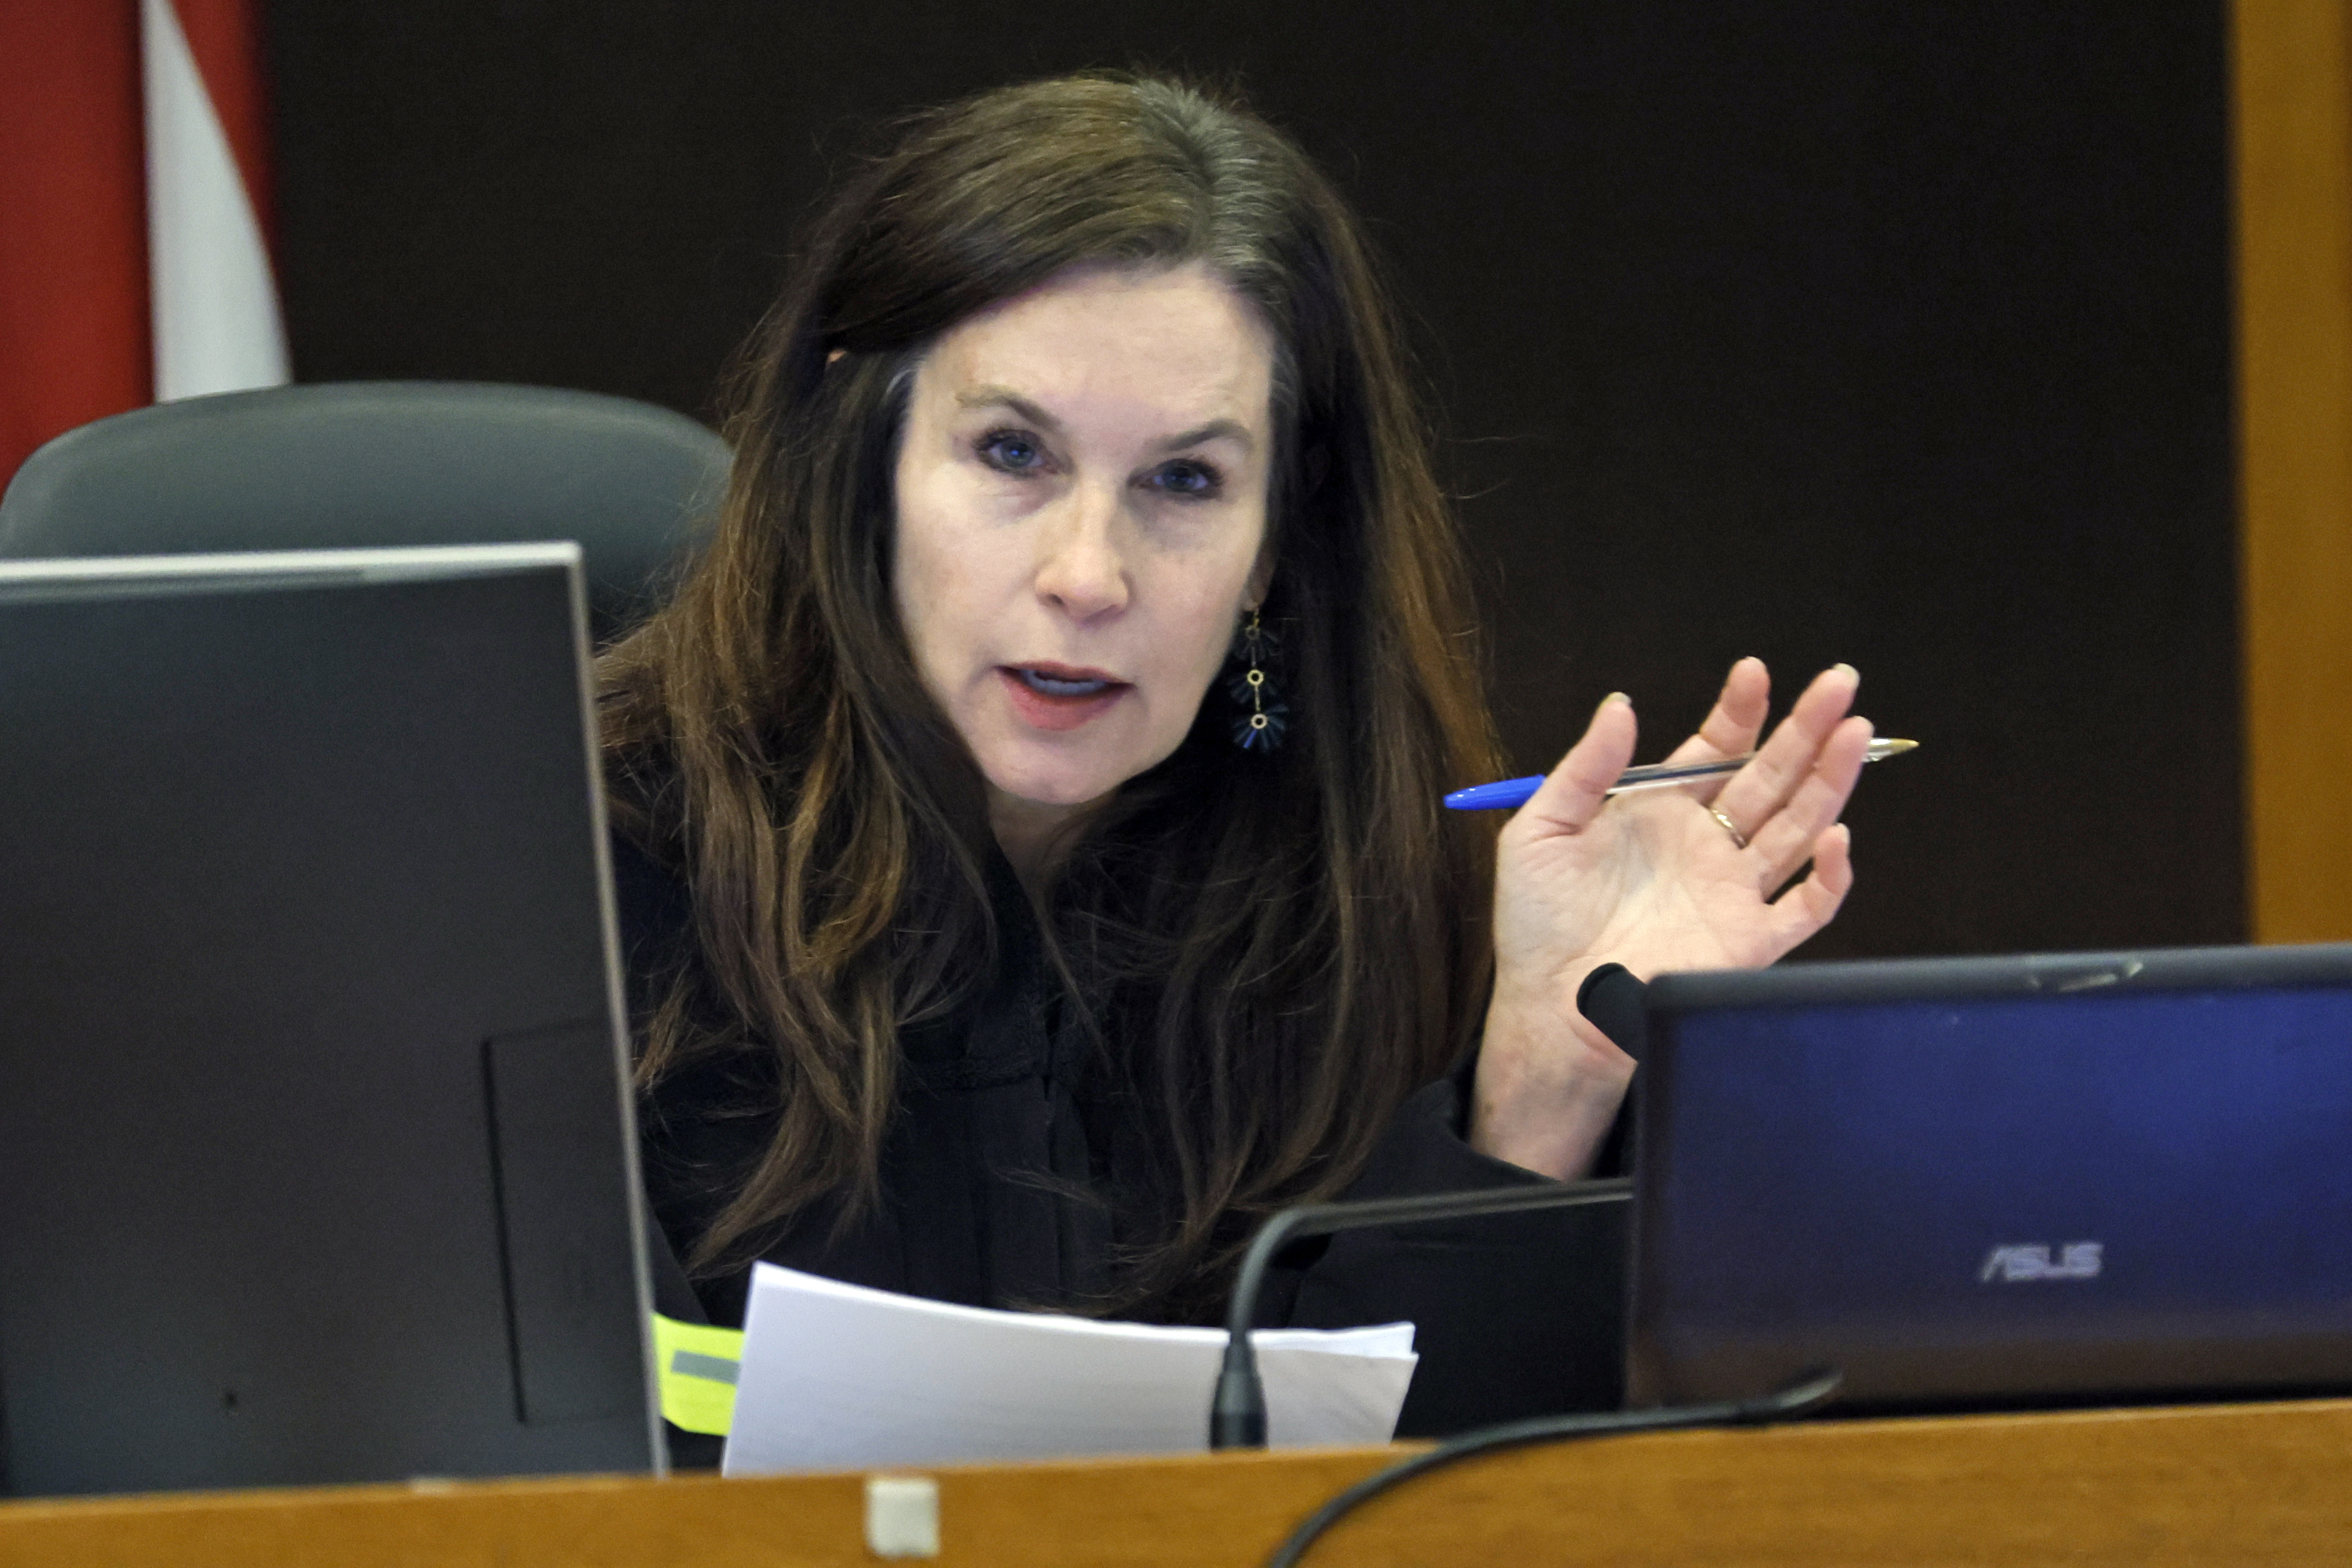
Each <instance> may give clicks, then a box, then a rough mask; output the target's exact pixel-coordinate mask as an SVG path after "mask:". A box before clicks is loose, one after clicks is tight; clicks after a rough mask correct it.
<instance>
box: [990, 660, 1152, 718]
mask: <svg viewBox="0 0 2352 1568" xmlns="http://www.w3.org/2000/svg"><path fill="white" fill-rule="evenodd" d="M996 678H997V679H998V680H999V681H1001V682H1003V686H1004V692H1005V696H1006V698H1007V700H1010V701H1011V703H1012V704H1013V711H1014V712H1015V713H1017V714H1019V715H1020V716H1021V718H1022V721H1023V722H1024V723H1026V724H1028V725H1029V726H1030V727H1031V728H1033V729H1037V730H1075V729H1076V728H1077V727H1078V726H1079V725H1081V724H1084V723H1087V722H1088V721H1091V720H1093V719H1095V718H1097V717H1098V716H1099V715H1100V714H1102V713H1103V712H1104V711H1105V710H1108V708H1109V707H1110V706H1111V705H1112V704H1113V703H1115V702H1117V701H1118V700H1119V699H1120V698H1121V697H1122V696H1124V695H1126V694H1127V693H1128V692H1129V691H1131V690H1133V689H1134V688H1132V687H1131V686H1129V684H1128V683H1127V682H1126V681H1124V680H1113V679H1110V678H1109V677H1108V676H1107V675H1105V674H1103V673H1102V672H1101V671H1100V670H1097V669H1071V668H1067V667H1066V666H1063V665H1057V664H1044V665H1037V664H1031V665H1009V664H1008V665H999V666H998V667H997V669H996Z"/></svg>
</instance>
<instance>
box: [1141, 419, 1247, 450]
mask: <svg viewBox="0 0 2352 1568" xmlns="http://www.w3.org/2000/svg"><path fill="white" fill-rule="evenodd" d="M1203 441H1236V442H1239V443H1240V444H1241V448H1242V450H1243V451H1244V452H1255V451H1256V450H1257V442H1256V440H1255V438H1254V437H1252V436H1251V435H1250V433H1249V426H1246V425H1244V424H1243V423H1242V422H1241V421H1240V420H1238V419H1212V420H1210V421H1209V422H1208V423H1207V424H1206V425H1197V426H1193V427H1192V429H1190V430H1186V431H1182V432H1181V433H1179V434H1177V435H1174V436H1171V437H1168V439H1166V440H1165V441H1162V442H1161V443H1160V450H1161V451H1163V452H1175V451H1181V449H1183V448H1184V447H1197V446H1199V445H1200V444H1201V443H1202V442H1203Z"/></svg>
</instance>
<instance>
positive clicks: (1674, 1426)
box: [1265, 1372, 1839, 1568]
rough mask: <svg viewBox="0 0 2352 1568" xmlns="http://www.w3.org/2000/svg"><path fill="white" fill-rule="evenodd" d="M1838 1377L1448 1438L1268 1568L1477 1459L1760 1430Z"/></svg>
mask: <svg viewBox="0 0 2352 1568" xmlns="http://www.w3.org/2000/svg"><path fill="white" fill-rule="evenodd" d="M1838 1381H1839V1379H1838V1374H1837V1373H1834V1372H1829V1373H1822V1374H1820V1375H1819V1376H1817V1377H1812V1378H1809V1379H1807V1380H1806V1381H1805V1382H1803V1383H1801V1384H1796V1385H1795V1386H1794V1387H1791V1388H1785V1389H1782V1390H1781V1391H1780V1393H1778V1394H1766V1395H1764V1396H1763V1397H1762V1398H1760V1399H1742V1400H1738V1401H1733V1402H1727V1403H1725V1404H1720V1405H1670V1406H1668V1407H1666V1408H1664V1409H1662V1410H1611V1411H1602V1412H1599V1413H1596V1414H1588V1415H1541V1416H1538V1417H1536V1418H1535V1419H1534V1420H1531V1421H1511V1422H1507V1423H1505V1424H1504V1425H1502V1426H1481V1427H1479V1428H1478V1429H1477V1430H1476V1431H1475V1432H1465V1433H1463V1434H1462V1435H1461V1436H1458V1437H1449V1438H1447V1439H1446V1440H1445V1441H1444V1442H1443V1443H1440V1444H1439V1445H1438V1446H1437V1447H1434V1448H1432V1449H1430V1450H1429V1451H1428V1452H1426V1453H1423V1454H1415V1455H1414V1456H1413V1457H1412V1458H1410V1459H1405V1460H1403V1461H1402V1462H1400V1463H1397V1464H1393V1465H1391V1466H1390V1467H1389V1468H1387V1469H1385V1470H1377V1471H1374V1472H1373V1473H1372V1474H1370V1475H1369V1476H1366V1477H1365V1478H1364V1479H1362V1480H1360V1481H1358V1482H1357V1483H1356V1484H1355V1485H1354V1486H1351V1487H1349V1489H1347V1490H1346V1491H1343V1492H1341V1493H1339V1495H1338V1496H1337V1497H1335V1498H1333V1499H1332V1500H1330V1501H1329V1502H1327V1503H1325V1504H1324V1505H1323V1506H1322V1507H1321V1508H1318V1509H1317V1510H1315V1511H1314V1512H1313V1513H1312V1514H1309V1515H1308V1516H1307V1521H1306V1522H1305V1523H1303V1524H1301V1525H1300V1526H1299V1527H1298V1528H1297V1530H1294V1531H1291V1532H1290V1538H1289V1539H1288V1540H1287V1541H1285V1542H1283V1543H1282V1544H1281V1545H1280V1546H1279V1547H1277V1548H1276V1550H1275V1553H1274V1555H1273V1556H1271V1557H1269V1558H1267V1559H1266V1560H1265V1568H1297V1563H1298V1562H1299V1560H1300V1559H1301V1558H1303V1557H1305V1556H1306V1555H1307V1548H1308V1547H1310V1546H1312V1545H1314V1544H1315V1542H1316V1541H1317V1540H1318V1539H1319V1538H1320V1537H1321V1536H1322V1534H1323V1532H1324V1531H1327V1530H1328V1529H1330V1528H1331V1526H1332V1525H1334V1524H1336V1523H1338V1522H1339V1521H1340V1520H1341V1519H1342V1518H1344V1517H1345V1516H1346V1515H1348V1514H1349V1513H1350V1512H1352V1511H1354V1510H1355V1509H1356V1508H1357V1507H1358V1506H1359V1505H1360V1504H1361V1503H1364V1502H1367V1501H1369V1500H1371V1499H1373V1498H1376V1497H1378V1496H1380V1495H1381V1493H1382V1492H1385V1491H1390V1490H1392V1489H1395V1488H1396V1487H1398V1486H1400V1485H1402V1483H1404V1482H1406V1481H1409V1480H1411V1479H1412V1478H1413V1477H1415V1476H1419V1475H1425V1474H1427V1473H1428V1472H1429V1471H1431V1470H1433V1469H1436V1468H1439V1467H1440V1466H1442V1465H1450V1464H1452V1463H1454V1461H1455V1460H1457V1459H1466V1458H1470V1457H1471V1456H1473V1455H1475V1454H1491V1453H1493V1452H1495V1451H1496V1450H1497V1449H1500V1448H1517V1447H1525V1446H1526V1445H1528V1444H1530V1443H1551V1442H1562V1441H1566V1440H1567V1439H1570V1438H1573V1437H1607V1436H1621V1435H1623V1434H1626V1433H1633V1432H1669V1431H1676V1430H1680V1429H1681V1428H1684V1427H1686V1426H1765V1425H1767V1424H1769V1423H1770V1422H1774V1421H1779V1420H1781V1419H1783V1418H1784V1417H1787V1416H1790V1415H1797V1414H1799V1413H1800V1412H1802V1411H1805V1410H1809V1409H1811V1408H1812V1407H1813V1406H1814V1405H1819V1404H1821V1403H1822V1401H1823V1400H1825V1399H1827V1398H1829V1396H1830V1395H1831V1394H1834V1393H1836V1392H1837V1386H1838Z"/></svg>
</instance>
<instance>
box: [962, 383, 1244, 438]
mask: <svg viewBox="0 0 2352 1568" xmlns="http://www.w3.org/2000/svg"><path fill="white" fill-rule="evenodd" d="M955 400H956V406H957V407H959V408H1003V409H1006V410H1009V411H1010V412H1012V413H1013V414H1015V415H1018V416H1020V417H1021V418H1022V419H1024V420H1025V421H1027V422H1028V423H1029V424H1032V425H1034V426H1037V427H1038V428H1039V429H1040V430H1042V431H1045V433H1047V434H1049V435H1056V436H1058V435H1060V434H1062V422H1061V421H1060V420H1058V419H1056V418H1055V417H1054V416H1052V415H1050V414H1048V413H1046V412H1045V410H1044V409H1042V408H1040V407H1038V406H1037V405H1035V404H1034V403H1032V402H1030V401H1029V400H1028V399H1027V398H1025V397H1024V396H1022V395H1020V394H1019V393H1017V392H1015V391H1013V389H1012V388H1011V387H1009V386H971V387H966V388H965V389H964V390H963V391H961V392H959V393H957V394H956V395H955ZM1221 440H1222V441H1234V442H1237V443H1239V445H1240V446H1241V448H1242V450H1244V452H1254V451H1255V450H1257V440H1256V438H1255V437H1253V436H1252V435H1251V434H1250V432H1249V426H1246V425H1244V424H1243V423H1242V422H1241V421H1240V420H1238V419H1212V420H1210V421H1209V422H1208V423H1207V424H1205V425H1196V426H1193V427H1192V429H1190V430H1180V431H1178V432H1177V433H1176V434H1175V435H1173V436H1171V437H1168V438H1167V439H1166V440H1164V441H1162V442H1160V450H1161V451H1163V452H1181V451H1182V450H1183V449H1184V448H1185V447H1197V446H1199V445H1201V444H1202V442H1204V441H1221Z"/></svg>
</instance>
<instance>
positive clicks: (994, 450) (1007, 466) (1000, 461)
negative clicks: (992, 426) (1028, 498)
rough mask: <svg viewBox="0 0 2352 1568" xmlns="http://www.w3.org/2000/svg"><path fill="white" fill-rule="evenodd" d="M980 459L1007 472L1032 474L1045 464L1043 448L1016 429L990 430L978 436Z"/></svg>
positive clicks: (1033, 438) (1034, 439)
mask: <svg viewBox="0 0 2352 1568" xmlns="http://www.w3.org/2000/svg"><path fill="white" fill-rule="evenodd" d="M980 456H981V460H982V461H983V462H985V463H986V464H988V466H989V467H990V468H1001V469H1003V471H1004V472H1005V473H1008V474H1033V473H1035V472H1036V471H1037V470H1038V469H1039V468H1044V467H1045V448H1043V447H1040V446H1038V445H1037V442H1036V438H1035V437H1031V436H1024V435H1023V434H1022V433H1021V432H1020V431H1018V430H992V431H990V432H989V433H988V434H987V435H985V436H982V437H981V438H980Z"/></svg>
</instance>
